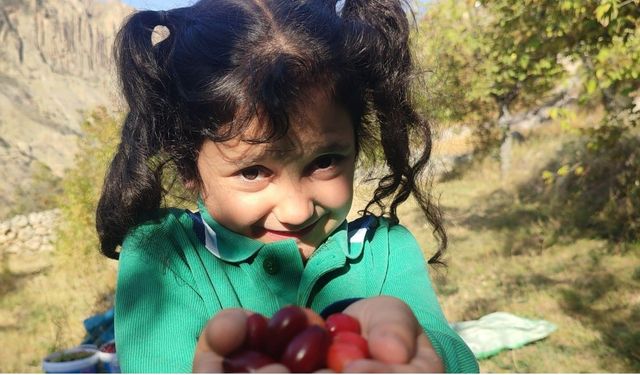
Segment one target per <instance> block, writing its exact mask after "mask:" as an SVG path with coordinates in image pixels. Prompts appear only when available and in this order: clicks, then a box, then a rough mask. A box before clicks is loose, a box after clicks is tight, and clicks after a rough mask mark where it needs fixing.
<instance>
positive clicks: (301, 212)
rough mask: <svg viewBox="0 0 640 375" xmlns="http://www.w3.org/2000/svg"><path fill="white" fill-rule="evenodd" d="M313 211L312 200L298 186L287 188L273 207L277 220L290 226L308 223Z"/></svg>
mask: <svg viewBox="0 0 640 375" xmlns="http://www.w3.org/2000/svg"><path fill="white" fill-rule="evenodd" d="M314 211H315V208H314V205H313V200H312V199H311V198H310V196H309V195H308V194H307V192H305V191H303V189H300V187H296V188H292V189H287V191H286V192H284V194H282V195H281V198H280V201H279V202H277V203H276V206H275V208H274V214H275V216H276V218H277V219H278V221H279V222H280V223H282V224H285V225H291V226H300V225H304V224H308V222H309V219H311V218H312V217H313V214H314ZM300 229H302V228H300Z"/></svg>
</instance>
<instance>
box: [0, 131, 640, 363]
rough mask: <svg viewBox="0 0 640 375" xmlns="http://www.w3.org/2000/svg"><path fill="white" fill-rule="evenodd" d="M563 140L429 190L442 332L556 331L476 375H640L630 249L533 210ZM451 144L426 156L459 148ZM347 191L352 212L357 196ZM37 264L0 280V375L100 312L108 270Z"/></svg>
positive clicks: (407, 212)
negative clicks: (494, 327) (509, 324)
mask: <svg viewBox="0 0 640 375" xmlns="http://www.w3.org/2000/svg"><path fill="white" fill-rule="evenodd" d="M572 139H573V136H572V135H571V134H568V133H566V132H564V131H562V130H560V128H559V127H555V126H549V127H547V128H545V129H543V130H542V131H541V132H539V133H538V134H532V135H530V136H529V137H528V138H527V140H526V141H525V142H524V143H522V144H520V145H518V146H516V147H515V150H514V158H513V161H512V173H511V175H510V176H509V177H508V178H507V179H506V180H501V178H500V168H499V164H498V161H497V160H496V159H495V158H493V157H491V156H489V157H487V158H486V159H484V160H482V161H477V162H475V163H471V164H468V165H466V166H462V167H460V168H459V169H458V170H456V171H455V173H451V174H450V175H449V176H447V178H445V179H444V180H442V181H440V182H438V183H437V184H436V185H435V189H436V193H437V194H439V196H440V199H441V204H442V206H443V207H444V209H445V213H446V218H447V227H448V233H449V236H450V246H449V249H448V253H447V254H448V255H447V257H446V260H447V262H448V268H446V269H438V270H432V278H433V280H434V283H435V285H436V288H437V291H438V294H439V296H440V301H441V303H442V305H443V308H444V310H445V313H446V315H447V317H448V318H449V320H451V321H461V320H470V319H477V318H479V317H481V316H482V315H485V314H487V313H490V312H494V311H506V312H510V313H513V314H516V315H518V316H522V317H526V318H531V319H545V320H548V321H551V322H552V323H554V324H556V325H557V326H558V330H557V331H556V332H554V333H552V334H551V336H550V337H548V338H547V339H545V340H543V341H540V342H537V343H535V344H531V345H529V346H526V347H524V348H522V349H518V350H515V351H506V352H502V353H500V354H498V355H497V356H495V357H492V358H490V359H488V360H484V361H482V362H481V363H480V367H481V370H482V372H639V371H640V293H638V292H637V291H638V290H640V244H637V243H636V244H633V243H618V244H612V243H609V242H607V241H605V240H602V239H597V238H589V237H587V236H584V235H580V234H579V233H578V234H576V233H575V231H566V230H562V229H563V228H562V226H563V225H565V224H563V222H562V221H559V220H558V219H556V216H554V215H553V212H550V211H549V206H548V204H547V202H546V201H545V200H544V199H543V198H544V197H545V184H544V181H543V178H542V175H543V171H544V170H545V169H546V168H548V166H549V165H553V162H554V160H555V159H556V158H557V155H558V152H559V151H560V150H561V149H562V145H563V144H565V143H566V142H569V141H571V140H572ZM451 142H452V143H450V144H446V143H443V144H440V148H439V149H438V153H439V154H447V153H451V152H458V151H460V150H463V149H465V147H466V146H465V145H464V142H462V143H461V142H460V140H454V141H451ZM447 147H449V148H447ZM359 189H360V190H359V191H358V192H357V196H358V199H357V201H356V204H355V205H354V211H356V210H357V209H358V208H361V207H362V199H363V197H366V195H367V188H366V187H362V186H361V187H360V188H359ZM400 214H401V215H400V217H401V221H402V223H403V224H405V225H406V226H408V227H409V228H410V229H411V230H412V232H413V233H414V234H415V235H416V237H417V238H418V240H419V241H420V243H421V244H422V245H423V248H424V249H425V252H426V253H427V254H428V253H429V251H430V250H431V249H433V248H434V246H435V245H434V243H433V239H432V238H431V235H430V232H429V230H428V229H427V228H426V226H425V225H424V221H423V220H422V218H421V217H420V214H419V211H418V209H417V207H416V206H415V205H413V204H412V203H411V202H408V203H407V204H405V205H404V206H403V207H402V208H401V210H400ZM65 246H66V247H69V246H71V245H69V243H67V245H65ZM34 261H36V259H24V260H23V263H24V264H25V265H33V264H34V263H33V262H34ZM38 261H40V262H43V263H42V264H41V266H40V267H36V268H33V267H31V269H30V270H29V269H27V268H24V267H23V271H18V270H17V269H16V270H13V271H11V270H10V272H9V271H6V270H5V272H4V273H3V274H2V275H3V276H2V277H3V280H2V283H1V285H2V288H0V297H1V298H0V338H1V341H2V342H3V343H4V345H3V350H2V351H0V372H40V371H41V370H40V360H41V358H42V357H44V356H45V355H46V354H47V353H49V352H51V351H53V350H56V349H61V348H66V347H70V346H74V345H77V344H78V343H79V342H80V341H81V340H82V337H83V335H84V328H83V327H82V320H83V319H84V318H86V317H88V316H90V315H91V314H94V313H97V312H101V311H104V310H105V309H106V308H107V307H108V306H109V305H110V303H111V302H112V301H111V297H112V295H113V285H114V280H115V272H116V265H117V264H116V263H115V262H113V261H107V260H105V259H103V258H100V257H99V256H98V255H97V254H95V253H86V252H85V251H78V252H73V251H58V252H56V253H55V254H54V257H53V258H52V259H44V260H43V259H40V260H38ZM15 264H18V263H15ZM18 265H19V264H18Z"/></svg>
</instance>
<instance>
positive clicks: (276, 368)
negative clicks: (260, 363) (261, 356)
mask: <svg viewBox="0 0 640 375" xmlns="http://www.w3.org/2000/svg"><path fill="white" fill-rule="evenodd" d="M256 372H259V373H264V374H282V373H287V372H290V371H289V369H288V368H287V367H286V366H285V365H283V364H280V363H272V364H270V365H266V366H264V367H261V368H259V369H258V370H256Z"/></svg>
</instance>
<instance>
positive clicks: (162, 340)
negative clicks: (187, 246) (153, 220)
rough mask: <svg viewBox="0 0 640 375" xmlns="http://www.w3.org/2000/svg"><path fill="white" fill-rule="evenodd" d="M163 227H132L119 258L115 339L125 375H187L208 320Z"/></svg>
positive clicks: (200, 300)
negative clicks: (182, 270)
mask: <svg viewBox="0 0 640 375" xmlns="http://www.w3.org/2000/svg"><path fill="white" fill-rule="evenodd" d="M166 224H167V223H166V221H165V222H164V223H161V224H155V225H152V226H141V227H138V228H136V229H135V230H134V231H132V233H131V234H130V235H129V236H128V237H127V239H126V240H125V243H124V244H123V248H122V251H121V253H120V260H119V270H118V281H117V286H116V299H115V335H116V345H117V350H118V359H119V362H120V366H121V369H122V372H125V373H127V372H136V373H137V372H143V373H167V372H168V373H186V372H191V369H192V362H193V355H194V352H195V346H196V343H197V340H198V336H199V335H200V332H201V330H202V328H203V324H204V322H206V321H207V316H206V313H205V309H204V306H203V303H202V299H201V298H200V296H199V295H198V293H197V292H196V291H195V290H194V288H193V287H192V285H193V284H192V283H190V282H189V281H188V277H186V275H188V273H187V272H180V271H181V269H180V268H179V267H177V266H176V264H178V265H179V264H180V259H181V257H180V256H179V255H178V254H179V253H178V251H180V249H176V248H175V246H176V245H175V242H172V239H171V236H170V235H168V233H170V232H169V231H168V229H169V228H167V225H166ZM182 267H183V268H184V269H186V267H185V266H184V264H182Z"/></svg>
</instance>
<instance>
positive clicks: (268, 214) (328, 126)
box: [198, 91, 356, 259]
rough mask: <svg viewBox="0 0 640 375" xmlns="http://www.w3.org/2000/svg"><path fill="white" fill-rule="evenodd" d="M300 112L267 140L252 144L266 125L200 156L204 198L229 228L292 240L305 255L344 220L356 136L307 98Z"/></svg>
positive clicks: (322, 101) (345, 118)
mask: <svg viewBox="0 0 640 375" xmlns="http://www.w3.org/2000/svg"><path fill="white" fill-rule="evenodd" d="M306 99H307V100H306V101H305V102H304V104H303V108H304V110H303V111H301V112H302V114H301V115H299V116H296V117H295V118H292V119H291V121H290V126H289V131H288V133H287V134H286V136H284V137H283V138H281V139H278V140H276V141H274V142H272V143H258V144H255V143H251V142H250V141H249V140H251V139H253V138H255V137H257V136H260V135H261V132H263V131H264V125H263V124H260V123H259V122H258V121H257V120H255V119H254V120H253V123H251V125H250V127H249V128H248V130H247V131H246V132H245V133H244V134H241V135H240V136H238V137H236V138H233V139H230V140H228V141H225V142H213V141H211V140H206V141H205V142H204V143H203V145H202V147H201V149H200V152H199V155H198V172H199V174H200V177H201V180H202V191H201V194H202V197H203V199H204V202H205V205H206V206H207V209H208V210H209V213H210V214H211V216H212V217H213V218H214V219H215V220H216V221H218V223H220V224H221V225H223V226H225V227H226V228H228V229H230V230H232V231H234V232H236V233H239V234H242V235H244V236H247V237H251V238H254V239H256V240H259V241H262V242H275V241H282V240H287V239H293V240H295V241H296V243H297V245H298V248H299V250H300V252H301V254H302V256H303V258H304V259H307V258H308V257H309V256H310V255H311V254H312V253H313V251H315V249H316V248H317V247H318V246H319V245H320V244H321V243H322V242H323V241H324V240H325V239H326V238H327V237H328V236H329V235H330V234H331V233H332V232H333V231H334V230H335V229H337V228H338V227H339V226H340V224H342V222H343V221H344V220H345V218H346V217H347V214H348V212H349V210H350V208H351V202H352V198H353V173H354V168H355V154H356V151H355V149H356V147H355V137H354V129H353V125H352V124H351V120H350V118H349V115H348V114H347V112H346V111H344V110H343V109H342V108H341V107H340V106H338V105H337V104H335V103H334V102H333V101H332V100H331V99H330V98H328V96H327V95H326V94H323V93H318V92H317V91H314V92H313V93H311V92H310V94H308V95H307V97H306Z"/></svg>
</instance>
